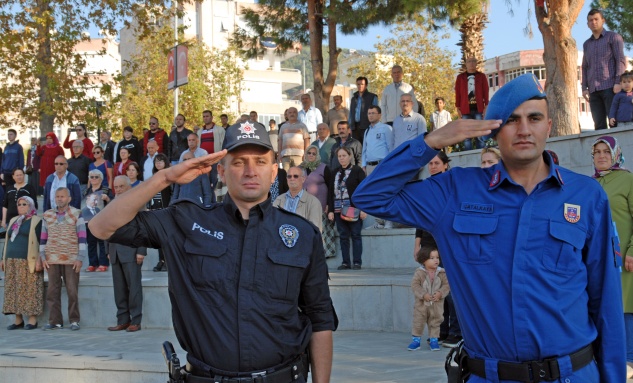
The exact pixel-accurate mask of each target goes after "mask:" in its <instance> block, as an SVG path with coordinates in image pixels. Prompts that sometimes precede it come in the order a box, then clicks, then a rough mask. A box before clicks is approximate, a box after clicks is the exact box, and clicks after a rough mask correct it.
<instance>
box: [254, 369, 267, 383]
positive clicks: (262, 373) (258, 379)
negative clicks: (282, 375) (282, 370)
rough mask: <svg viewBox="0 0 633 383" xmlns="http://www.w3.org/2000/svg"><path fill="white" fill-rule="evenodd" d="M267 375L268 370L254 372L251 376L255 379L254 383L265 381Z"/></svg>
mask: <svg viewBox="0 0 633 383" xmlns="http://www.w3.org/2000/svg"><path fill="white" fill-rule="evenodd" d="M265 376H266V371H260V372H253V373H252V374H251V378H252V379H253V383H263V382H264V377H265Z"/></svg>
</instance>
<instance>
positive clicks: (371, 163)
mask: <svg viewBox="0 0 633 383" xmlns="http://www.w3.org/2000/svg"><path fill="white" fill-rule="evenodd" d="M380 161H382V160H380ZM380 161H367V162H366V164H367V165H369V166H376V165H378V164H379V163H380Z"/></svg>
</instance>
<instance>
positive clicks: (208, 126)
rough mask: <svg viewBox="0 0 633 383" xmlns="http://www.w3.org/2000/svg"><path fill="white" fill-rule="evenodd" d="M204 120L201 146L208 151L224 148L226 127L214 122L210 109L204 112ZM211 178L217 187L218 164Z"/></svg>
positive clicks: (213, 184)
mask: <svg viewBox="0 0 633 383" xmlns="http://www.w3.org/2000/svg"><path fill="white" fill-rule="evenodd" d="M202 121H203V122H204V125H203V126H202V129H200V131H199V132H198V134H199V137H200V147H201V148H202V149H204V150H206V151H207V153H217V152H219V151H221V150H222V143H223V142H224V135H225V134H226V129H225V128H223V127H221V126H219V125H216V124H215V123H213V113H211V111H210V110H205V111H204V112H202ZM209 178H210V179H211V185H212V186H213V187H215V184H216V183H217V182H218V168H217V166H216V165H214V166H213V169H212V170H211V172H210V173H209Z"/></svg>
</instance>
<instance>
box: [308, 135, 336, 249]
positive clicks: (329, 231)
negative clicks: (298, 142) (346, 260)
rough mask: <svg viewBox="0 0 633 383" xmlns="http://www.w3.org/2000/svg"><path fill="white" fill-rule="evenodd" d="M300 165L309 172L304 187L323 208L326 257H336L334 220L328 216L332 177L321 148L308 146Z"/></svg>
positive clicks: (323, 235) (323, 234)
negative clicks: (328, 195)
mask: <svg viewBox="0 0 633 383" xmlns="http://www.w3.org/2000/svg"><path fill="white" fill-rule="evenodd" d="M299 166H300V167H301V168H303V169H305V171H306V173H307V174H308V177H307V178H306V180H305V182H304V183H303V187H304V188H305V189H306V191H307V192H308V193H310V194H312V195H313V196H315V197H317V199H318V200H319V202H321V208H322V209H323V217H322V221H323V222H322V226H321V227H322V230H321V231H322V232H321V234H322V237H323V249H324V250H325V258H331V257H334V256H336V240H335V235H336V233H335V231H334V222H333V221H330V220H329V219H328V218H327V212H328V205H327V194H328V191H329V188H328V185H329V184H330V177H331V173H330V168H329V167H327V166H326V165H325V164H324V163H323V162H321V155H320V154H319V148H318V147H317V146H316V145H310V146H308V148H307V149H306V156H305V161H303V162H302V163H301V165H299Z"/></svg>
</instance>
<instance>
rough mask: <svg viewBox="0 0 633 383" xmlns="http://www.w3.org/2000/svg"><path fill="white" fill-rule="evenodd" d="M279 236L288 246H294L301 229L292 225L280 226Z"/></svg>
mask: <svg viewBox="0 0 633 383" xmlns="http://www.w3.org/2000/svg"><path fill="white" fill-rule="evenodd" d="M279 236H280V237H281V240H282V241H283V243H284V245H286V247H294V245H296V244H297V240H298V239H299V230H297V228H296V227H294V226H292V225H281V226H279Z"/></svg>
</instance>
